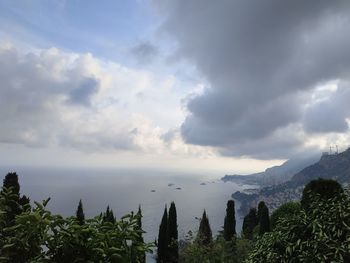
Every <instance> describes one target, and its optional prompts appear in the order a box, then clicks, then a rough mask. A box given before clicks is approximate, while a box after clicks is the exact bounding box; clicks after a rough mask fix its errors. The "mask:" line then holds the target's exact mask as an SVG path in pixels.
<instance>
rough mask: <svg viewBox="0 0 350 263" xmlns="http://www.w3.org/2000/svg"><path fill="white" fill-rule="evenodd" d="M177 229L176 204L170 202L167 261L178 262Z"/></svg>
mask: <svg viewBox="0 0 350 263" xmlns="http://www.w3.org/2000/svg"><path fill="white" fill-rule="evenodd" d="M177 239H178V231H177V215H176V206H175V203H174V202H171V204H170V208H169V218H168V226H167V245H168V251H167V262H170V263H171V262H178V258H179V248H178V240H177Z"/></svg>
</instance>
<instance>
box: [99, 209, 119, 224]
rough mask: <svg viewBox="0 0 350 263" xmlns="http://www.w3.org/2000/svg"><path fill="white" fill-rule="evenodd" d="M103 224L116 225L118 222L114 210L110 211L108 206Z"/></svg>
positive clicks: (103, 217)
mask: <svg viewBox="0 0 350 263" xmlns="http://www.w3.org/2000/svg"><path fill="white" fill-rule="evenodd" d="M102 221H103V222H109V223H112V224H114V223H115V222H116V219H115V216H114V214H113V210H112V209H109V205H108V206H107V209H106V212H105V213H104V214H103V216H102Z"/></svg>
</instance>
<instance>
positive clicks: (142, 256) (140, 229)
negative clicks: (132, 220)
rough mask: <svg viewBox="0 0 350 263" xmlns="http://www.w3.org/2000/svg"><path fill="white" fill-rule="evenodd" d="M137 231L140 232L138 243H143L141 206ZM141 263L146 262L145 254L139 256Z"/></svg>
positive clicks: (138, 213)
mask: <svg viewBox="0 0 350 263" xmlns="http://www.w3.org/2000/svg"><path fill="white" fill-rule="evenodd" d="M136 229H137V231H138V238H137V242H138V243H143V242H144V240H143V237H142V212H141V206H139V210H138V212H137V226H136ZM138 262H139V263H145V262H146V254H145V253H143V255H141V256H139V258H138Z"/></svg>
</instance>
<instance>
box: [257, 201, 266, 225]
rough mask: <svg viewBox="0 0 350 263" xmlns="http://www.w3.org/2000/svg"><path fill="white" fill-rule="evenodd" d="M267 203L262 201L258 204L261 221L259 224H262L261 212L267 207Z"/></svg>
mask: <svg viewBox="0 0 350 263" xmlns="http://www.w3.org/2000/svg"><path fill="white" fill-rule="evenodd" d="M265 206H266V205H265V202H264V201H260V202H259V204H258V219H259V222H260V218H261V212H262V210H263V208H264V207H265Z"/></svg>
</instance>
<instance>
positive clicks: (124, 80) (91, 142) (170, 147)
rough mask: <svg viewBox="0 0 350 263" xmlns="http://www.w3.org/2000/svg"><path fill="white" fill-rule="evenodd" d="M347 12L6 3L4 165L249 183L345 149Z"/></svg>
mask: <svg viewBox="0 0 350 263" xmlns="http://www.w3.org/2000/svg"><path fill="white" fill-rule="evenodd" d="M348 28H350V2H349V1H345V0H344V1H340V0H334V1H328V0H317V1H303V0H287V1H279V0H261V1H253V0H220V1H210V0H176V1H175V0H173V1H172V0H128V1H121V0H117V1H115V0H105V1H103V2H101V1H93V0H85V1H82V0H52V1H45V0H35V1H32V0H21V1H20V0H2V1H0V83H1V85H0V123H1V125H0V165H3V166H5V165H6V166H8V165H10V166H16V165H30V166H55V167H56V166H57V167H62V166H64V167H108V168H110V167H115V168H137V169H144V168H152V169H153V168H156V169H169V170H183V171H205V170H207V171H209V170H210V171H216V172H218V173H235V172H237V173H250V172H256V171H261V170H263V169H265V168H267V167H270V166H272V165H277V164H280V163H282V162H283V161H284V160H286V159H289V158H295V157H297V156H304V155H311V154H320V153H321V152H322V151H325V150H327V149H329V147H330V146H333V147H335V145H338V147H339V149H340V150H343V149H346V148H347V147H349V144H350V143H349V142H350V140H349V139H350V132H349V124H350V103H349V101H350V88H349V81H350V52H349V51H348V49H349V46H350V34H349V32H348Z"/></svg>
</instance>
